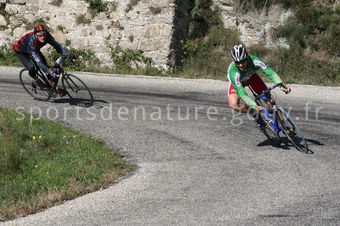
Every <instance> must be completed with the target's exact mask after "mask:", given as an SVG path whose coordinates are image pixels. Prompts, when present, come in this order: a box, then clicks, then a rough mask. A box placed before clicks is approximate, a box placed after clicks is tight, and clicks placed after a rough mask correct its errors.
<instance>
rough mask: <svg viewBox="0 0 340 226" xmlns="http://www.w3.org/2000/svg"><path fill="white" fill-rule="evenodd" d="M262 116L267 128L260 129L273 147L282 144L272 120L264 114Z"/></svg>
mask: <svg viewBox="0 0 340 226" xmlns="http://www.w3.org/2000/svg"><path fill="white" fill-rule="evenodd" d="M260 115H261V117H262V119H263V121H264V122H265V126H262V127H260V130H261V131H262V132H263V134H264V135H265V136H266V137H267V138H268V140H269V141H270V143H271V144H272V145H279V144H280V143H281V138H280V135H279V133H277V132H276V130H275V127H274V125H273V123H272V120H271V119H270V118H268V117H267V116H266V114H265V113H264V112H261V113H260Z"/></svg>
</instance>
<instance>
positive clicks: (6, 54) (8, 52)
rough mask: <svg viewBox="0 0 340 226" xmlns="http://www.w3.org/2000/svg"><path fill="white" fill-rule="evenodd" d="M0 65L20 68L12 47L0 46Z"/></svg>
mask: <svg viewBox="0 0 340 226" xmlns="http://www.w3.org/2000/svg"><path fill="white" fill-rule="evenodd" d="M0 65H12V66H22V64H21V62H20V60H19V58H18V57H17V56H16V55H15V52H14V50H13V48H12V45H10V46H7V45H2V46H0Z"/></svg>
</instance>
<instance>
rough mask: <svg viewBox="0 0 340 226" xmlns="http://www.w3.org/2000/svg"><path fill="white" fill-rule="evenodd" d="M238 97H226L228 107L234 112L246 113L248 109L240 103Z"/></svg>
mask: <svg viewBox="0 0 340 226" xmlns="http://www.w3.org/2000/svg"><path fill="white" fill-rule="evenodd" d="M240 100H241V98H240V96H239V95H237V94H236V93H233V94H230V95H229V96H228V102H229V107H230V108H232V109H233V110H234V111H237V112H242V113H247V112H248V107H247V105H245V104H243V103H240Z"/></svg>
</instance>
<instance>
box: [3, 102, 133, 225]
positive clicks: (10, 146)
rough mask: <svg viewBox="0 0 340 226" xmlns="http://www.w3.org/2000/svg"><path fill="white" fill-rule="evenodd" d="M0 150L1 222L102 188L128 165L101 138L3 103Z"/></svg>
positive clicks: (129, 167) (128, 166) (124, 171)
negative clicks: (5, 105)
mask: <svg viewBox="0 0 340 226" xmlns="http://www.w3.org/2000/svg"><path fill="white" fill-rule="evenodd" d="M23 116H24V117H23ZM0 155H1V158H0V200H1V204H0V221H4V220H9V219H12V218H15V217H18V216H22V215H26V214H31V213H35V212H37V211H39V210H41V209H43V208H47V207H50V206H53V205H55V204H60V203H62V202H64V200H68V199H72V198H74V197H76V196H80V195H83V194H86V193H89V192H92V191H95V190H98V189H100V188H105V187H107V186H108V185H110V184H112V183H114V181H115V180H116V179H117V178H118V177H119V176H122V175H124V174H125V173H127V172H128V171H130V170H131V166H130V165H128V164H127V163H126V162H125V161H124V160H123V159H122V156H120V155H119V154H117V153H116V152H114V151H112V150H110V149H109V148H108V147H107V146H105V144H104V143H103V141H100V140H96V139H94V138H91V137H89V136H86V135H84V134H82V133H80V132H77V131H73V130H70V129H69V128H67V127H66V126H63V125H59V124H57V123H54V122H51V121H46V120H42V119H41V120H33V122H32V123H30V116H29V115H28V114H24V113H22V112H20V113H18V112H15V111H12V110H8V109H3V108H0Z"/></svg>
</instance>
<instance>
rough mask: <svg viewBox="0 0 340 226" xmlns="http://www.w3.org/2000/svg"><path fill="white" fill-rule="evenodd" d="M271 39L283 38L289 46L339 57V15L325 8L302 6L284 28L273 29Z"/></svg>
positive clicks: (320, 6) (335, 11)
mask: <svg viewBox="0 0 340 226" xmlns="http://www.w3.org/2000/svg"><path fill="white" fill-rule="evenodd" d="M272 34H273V37H276V38H277V37H284V38H287V40H288V41H289V44H290V46H293V45H295V44H298V45H299V46H300V47H302V48H304V49H307V48H309V49H312V50H314V51H327V52H328V53H330V54H331V55H332V56H334V57H335V58H336V57H340V41H339V40H340V14H339V13H338V12H337V8H336V9H335V10H334V9H332V8H328V7H326V6H322V5H318V6H312V5H308V4H307V5H302V6H299V7H298V8H297V9H296V12H295V15H294V16H293V17H291V18H289V20H288V21H287V22H286V23H285V24H284V26H280V27H277V28H276V29H273V32H272Z"/></svg>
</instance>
